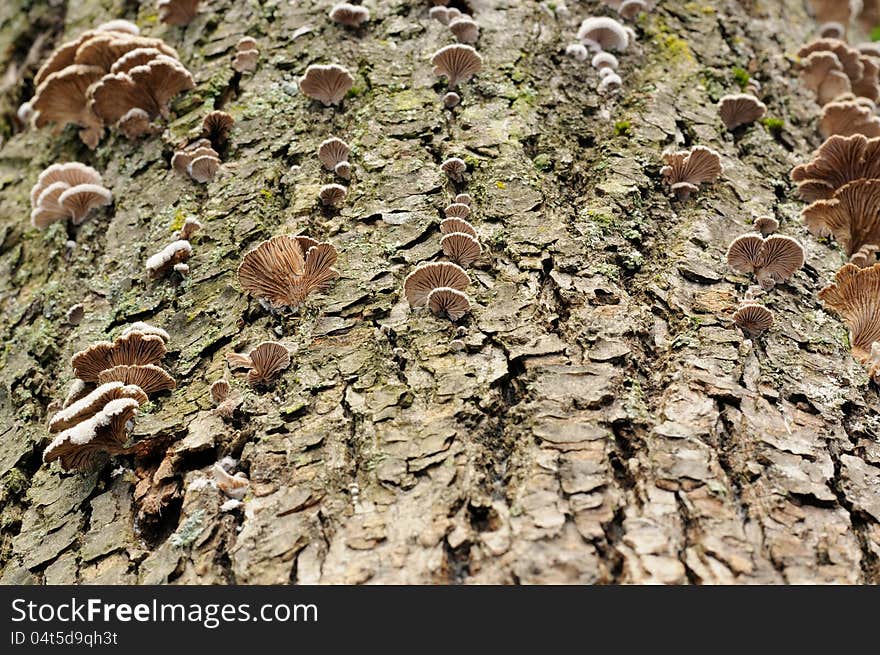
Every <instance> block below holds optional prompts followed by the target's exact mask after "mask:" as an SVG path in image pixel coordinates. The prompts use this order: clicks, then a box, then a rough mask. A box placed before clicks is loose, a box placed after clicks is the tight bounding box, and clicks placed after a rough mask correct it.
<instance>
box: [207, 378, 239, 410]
mask: <svg viewBox="0 0 880 655" xmlns="http://www.w3.org/2000/svg"><path fill="white" fill-rule="evenodd" d="M211 400H212V401H213V402H214V413H215V414H216V415H217V416H219V417H220V418H232V416H233V415H234V414H235V410H236V409H237V408H238V406H239V405H240V404H241V395H240V394H238V393H233V391H232V385H230V384H229V381H228V380H226V378H221V379H219V380H217V381H215V382H214V383H213V384H212V385H211Z"/></svg>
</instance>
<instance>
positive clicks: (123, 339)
mask: <svg viewBox="0 0 880 655" xmlns="http://www.w3.org/2000/svg"><path fill="white" fill-rule="evenodd" d="M167 352H168V349H167V348H166V347H165V342H164V341H163V340H162V338H161V337H159V336H157V335H154V334H144V333H143V332H129V333H128V334H126V335H124V336H119V337H118V338H117V339H116V340H115V341H113V342H110V341H98V342H97V343H94V344H92V345H91V346H89V347H88V348H86V349H85V350H81V351H80V352H78V353H76V354H75V355H74V356H73V357H72V358H71V360H70V365H71V367H72V368H73V372H74V375H76V377H78V378H80V379H81V380H84V381H86V382H97V381H98V376H99V375H100V373H101V371H106V370H107V369H109V368H113V367H114V366H119V365H123V364H124V365H139V366H145V365H147V364H158V363H159V362H160V361H161V360H162V358H163V357H165V355H166V354H167Z"/></svg>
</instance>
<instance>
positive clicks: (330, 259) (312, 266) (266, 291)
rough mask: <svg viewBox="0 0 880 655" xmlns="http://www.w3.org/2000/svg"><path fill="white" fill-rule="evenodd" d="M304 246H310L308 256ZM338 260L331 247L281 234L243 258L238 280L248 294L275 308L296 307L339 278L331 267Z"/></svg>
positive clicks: (326, 244) (330, 245) (306, 238)
mask: <svg viewBox="0 0 880 655" xmlns="http://www.w3.org/2000/svg"><path fill="white" fill-rule="evenodd" d="M312 243H314V245H310V244H312ZM303 244H306V245H309V247H308V249H307V251H306V254H305V255H303ZM336 258H337V254H336V249H335V248H334V247H333V245H332V244H329V243H316V242H314V240H313V239H309V238H308V237H291V236H287V235H280V236H276V237H272V238H271V239H269V240H268V241H263V242H262V243H261V244H259V245H258V246H257V247H256V248H254V249H253V250H251V251H250V252H248V253H247V254H246V255H245V256H244V258H243V259H242V262H241V265H240V266H239V267H238V280H239V282H240V283H241V286H242V289H244V291H245V292H246V293H249V294H252V295H254V296H257V297H258V298H266V299H268V300H269V302H270V303H272V304H273V305H274V306H276V307H277V306H286V307H297V306H298V305H300V304H301V303H302V302H303V301H304V300H305V299H306V297H307V296H308V295H309V294H310V293H312V292H313V291H322V290H324V289H326V288H327V286H328V285H329V284H330V282H331V281H332V280H333V279H335V278H336V277H337V276H338V273H337V272H336V271H335V270H334V269H332V268H331V266H332V265H333V264H334V263H336Z"/></svg>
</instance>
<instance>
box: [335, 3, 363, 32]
mask: <svg viewBox="0 0 880 655" xmlns="http://www.w3.org/2000/svg"><path fill="white" fill-rule="evenodd" d="M329 16H330V20H332V21H333V22H335V23H339V24H340V25H344V26H345V27H360V26H361V25H363V24H364V23H366V22H367V21H368V20H370V11H369V10H368V9H367V8H366V7H361V6H360V5H352V4H349V3H347V2H340V3H339V4H338V5H335V6H334V7H333V9H331V10H330V14H329Z"/></svg>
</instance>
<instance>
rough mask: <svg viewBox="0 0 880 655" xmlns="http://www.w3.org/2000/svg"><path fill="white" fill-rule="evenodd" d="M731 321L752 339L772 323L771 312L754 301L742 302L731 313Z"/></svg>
mask: <svg viewBox="0 0 880 655" xmlns="http://www.w3.org/2000/svg"><path fill="white" fill-rule="evenodd" d="M733 322H734V323H736V325H737V327H738V328H739V329H740V330H742V331H743V333H744V334H745V335H746V337H748V338H750V339H752V338H755V337H758V336H760V335H761V334H762V333H763V332H764V331H765V330H767V329H768V328H769V327H770V326H771V325H773V312H771V311H770V310H769V309H767V308H766V307H764V306H763V305H758V304H756V303H744V304H743V305H742V306H740V308H739V309H737V310H736V311H735V312H734V314H733Z"/></svg>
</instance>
